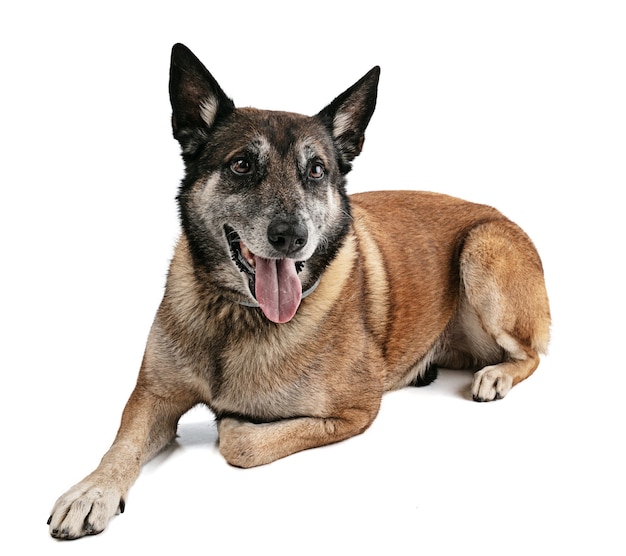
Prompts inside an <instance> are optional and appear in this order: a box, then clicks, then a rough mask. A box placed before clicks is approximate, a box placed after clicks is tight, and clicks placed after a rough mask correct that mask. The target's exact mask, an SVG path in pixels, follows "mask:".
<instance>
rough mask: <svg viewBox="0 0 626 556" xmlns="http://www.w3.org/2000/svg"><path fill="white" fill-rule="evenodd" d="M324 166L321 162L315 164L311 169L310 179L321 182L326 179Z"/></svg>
mask: <svg viewBox="0 0 626 556" xmlns="http://www.w3.org/2000/svg"><path fill="white" fill-rule="evenodd" d="M324 172H325V169H324V165H323V164H322V163H321V162H313V164H311V167H310V168H309V177H310V178H311V179H314V180H321V179H322V178H323V177H324Z"/></svg>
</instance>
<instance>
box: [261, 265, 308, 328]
mask: <svg viewBox="0 0 626 556" xmlns="http://www.w3.org/2000/svg"><path fill="white" fill-rule="evenodd" d="M254 272H255V275H256V276H255V292H254V294H255V296H256V300H257V302H258V303H259V306H260V307H261V310H262V311H263V313H264V314H265V316H266V317H267V318H268V319H269V320H271V321H272V322H276V323H284V322H288V321H290V320H291V319H292V318H293V316H294V315H295V314H296V311H297V310H298V307H299V306H300V300H301V299H302V284H301V283H300V278H298V273H297V272H296V265H295V263H294V261H293V260H291V259H278V260H276V259H263V258H261V257H256V258H255V269H254Z"/></svg>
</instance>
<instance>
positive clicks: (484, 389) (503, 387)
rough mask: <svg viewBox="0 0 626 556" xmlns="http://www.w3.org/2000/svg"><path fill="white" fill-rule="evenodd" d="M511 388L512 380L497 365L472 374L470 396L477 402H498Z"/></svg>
mask: <svg viewBox="0 0 626 556" xmlns="http://www.w3.org/2000/svg"><path fill="white" fill-rule="evenodd" d="M512 387H513V378H512V377H511V376H510V375H509V374H507V373H506V372H505V371H504V370H502V369H501V368H500V367H499V365H493V366H491V367H485V368H484V369H482V370H480V371H478V372H477V373H476V374H474V382H473V383H472V396H473V398H474V401H477V402H490V401H492V400H499V399H501V398H504V396H506V395H507V393H508V392H509V390H510V389H511V388H512Z"/></svg>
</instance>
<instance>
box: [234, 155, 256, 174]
mask: <svg viewBox="0 0 626 556" xmlns="http://www.w3.org/2000/svg"><path fill="white" fill-rule="evenodd" d="M230 169H231V170H232V171H233V172H235V174H239V175H240V176H241V175H245V174H249V173H250V172H251V171H252V164H251V163H250V161H249V160H247V159H246V158H243V157H242V156H240V157H237V158H235V159H234V160H233V161H232V162H231V163H230Z"/></svg>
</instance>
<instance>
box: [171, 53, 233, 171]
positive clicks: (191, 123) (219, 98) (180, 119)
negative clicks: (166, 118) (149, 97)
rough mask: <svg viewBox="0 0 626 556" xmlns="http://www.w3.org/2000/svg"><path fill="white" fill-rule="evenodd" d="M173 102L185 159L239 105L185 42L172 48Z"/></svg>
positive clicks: (176, 132)
mask: <svg viewBox="0 0 626 556" xmlns="http://www.w3.org/2000/svg"><path fill="white" fill-rule="evenodd" d="M170 102H171V103H172V129H173V132H174V137H175V138H176V139H177V140H178V142H179V143H180V146H181V147H182V150H183V158H189V157H191V156H193V155H194V154H195V152H196V150H197V149H198V147H199V146H200V145H201V144H202V142H203V141H204V140H205V139H206V137H207V133H208V130H209V129H210V128H211V126H213V124H214V123H215V122H216V121H218V120H219V119H220V118H222V117H224V116H225V115H227V114H229V113H230V112H232V111H233V110H234V108H235V105H234V104H233V101H232V100H231V99H230V98H228V97H227V96H226V95H225V94H224V91H222V89H221V87H220V86H219V85H218V83H217V81H215V79H214V78H213V76H212V75H211V74H210V73H209V72H208V70H207V69H206V68H205V67H204V65H203V64H202V62H200V60H198V58H196V56H195V55H194V54H193V53H192V52H191V50H189V49H188V48H187V47H186V46H184V45H182V44H175V45H174V47H173V48H172V58H171V65H170Z"/></svg>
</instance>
